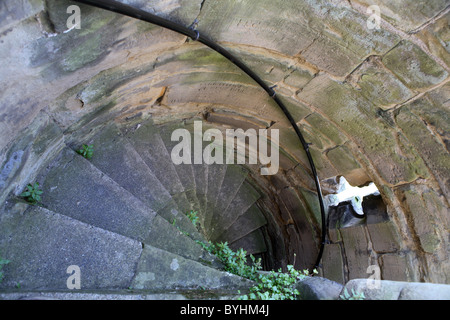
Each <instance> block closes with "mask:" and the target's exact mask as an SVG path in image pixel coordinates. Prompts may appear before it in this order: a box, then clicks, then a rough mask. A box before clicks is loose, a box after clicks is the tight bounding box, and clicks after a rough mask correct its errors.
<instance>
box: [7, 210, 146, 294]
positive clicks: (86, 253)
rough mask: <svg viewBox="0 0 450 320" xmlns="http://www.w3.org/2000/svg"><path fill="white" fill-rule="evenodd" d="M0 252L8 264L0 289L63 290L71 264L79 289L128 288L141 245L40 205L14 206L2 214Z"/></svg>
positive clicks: (139, 254)
mask: <svg viewBox="0 0 450 320" xmlns="http://www.w3.org/2000/svg"><path fill="white" fill-rule="evenodd" d="M0 251H1V254H2V257H3V258H7V259H8V260H10V263H9V264H7V265H5V266H4V268H3V271H4V279H3V281H2V282H1V283H0V288H2V289H4V288H16V287H17V286H20V289H21V290H33V289H38V290H61V289H62V290H64V289H65V290H67V289H68V288H67V280H68V278H69V276H70V275H71V274H72V271H71V274H68V273H67V269H68V267H69V266H71V265H76V266H78V267H79V268H80V281H81V288H83V289H102V288H109V289H126V288H128V287H129V286H130V283H131V281H132V279H133V276H134V274H135V270H136V264H137V263H138V260H139V258H140V256H141V252H142V246H141V244H140V243H139V242H138V241H136V240H133V239H130V238H128V237H124V236H121V235H119V234H117V233H112V232H109V231H107V230H104V229H100V228H97V227H94V226H92V225H88V224H86V223H83V222H80V221H78V220H74V219H72V218H70V217H67V216H65V215H61V214H58V213H55V212H52V211H50V210H47V209H44V208H42V207H39V206H30V207H28V206H27V205H24V204H18V205H16V206H15V207H14V208H12V209H10V210H7V211H3V212H2V214H1V215H0Z"/></svg>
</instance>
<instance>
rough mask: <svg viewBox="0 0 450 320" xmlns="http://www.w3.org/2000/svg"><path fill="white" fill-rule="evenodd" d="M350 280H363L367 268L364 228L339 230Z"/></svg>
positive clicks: (355, 227) (367, 255)
mask: <svg viewBox="0 0 450 320" xmlns="http://www.w3.org/2000/svg"><path fill="white" fill-rule="evenodd" d="M340 233H341V235H342V242H343V246H344V249H345V257H346V263H347V266H348V274H349V278H350V279H356V278H365V277H366V276H367V267H368V266H369V248H368V242H367V238H366V231H365V227H364V226H354V227H349V228H344V229H340Z"/></svg>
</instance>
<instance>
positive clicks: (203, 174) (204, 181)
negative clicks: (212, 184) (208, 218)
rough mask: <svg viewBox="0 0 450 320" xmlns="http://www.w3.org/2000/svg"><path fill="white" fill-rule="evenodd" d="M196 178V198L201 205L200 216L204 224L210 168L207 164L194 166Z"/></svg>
mask: <svg viewBox="0 0 450 320" xmlns="http://www.w3.org/2000/svg"><path fill="white" fill-rule="evenodd" d="M192 167H193V169H194V178H195V183H196V186H197V187H196V190H195V193H196V196H197V199H198V204H199V207H200V208H199V214H200V221H201V223H203V222H204V221H205V212H204V210H205V207H206V194H207V191H208V169H209V166H208V165H206V164H193V165H192Z"/></svg>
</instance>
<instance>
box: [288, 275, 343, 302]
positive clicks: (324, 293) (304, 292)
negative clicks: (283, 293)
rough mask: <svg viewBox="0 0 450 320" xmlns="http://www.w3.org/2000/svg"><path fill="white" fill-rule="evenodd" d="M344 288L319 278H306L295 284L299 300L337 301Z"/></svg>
mask: <svg viewBox="0 0 450 320" xmlns="http://www.w3.org/2000/svg"><path fill="white" fill-rule="evenodd" d="M343 287H344V286H343V285H342V284H340V283H337V282H335V281H331V280H328V279H325V278H321V277H308V278H306V279H304V280H301V281H299V282H298V283H297V285H296V288H297V290H298V291H299V292H300V299H299V300H338V299H339V295H340V293H341V291H342V288H343Z"/></svg>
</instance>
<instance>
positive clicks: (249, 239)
mask: <svg viewBox="0 0 450 320" xmlns="http://www.w3.org/2000/svg"><path fill="white" fill-rule="evenodd" d="M229 246H230V248H231V249H233V250H235V251H236V250H239V249H241V248H243V249H244V250H245V251H247V255H250V254H258V253H264V252H266V251H267V246H266V242H265V239H264V234H263V232H262V231H261V229H258V230H255V231H253V232H251V233H249V234H248V235H246V236H245V237H243V238H240V239H239V240H237V241H235V242H233V243H230V244H229Z"/></svg>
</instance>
